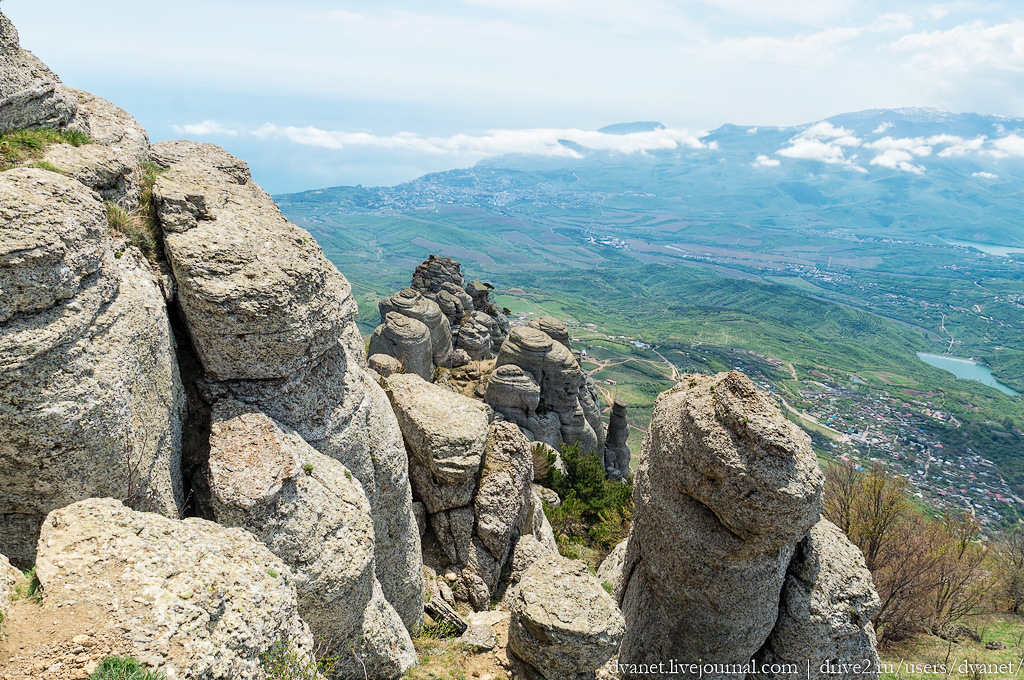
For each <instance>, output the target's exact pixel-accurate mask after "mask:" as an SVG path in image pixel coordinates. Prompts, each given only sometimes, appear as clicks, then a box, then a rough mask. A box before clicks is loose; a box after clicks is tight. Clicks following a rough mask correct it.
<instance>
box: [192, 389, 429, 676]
mask: <svg viewBox="0 0 1024 680" xmlns="http://www.w3.org/2000/svg"><path fill="white" fill-rule="evenodd" d="M206 486H207V487H208V488H209V490H210V497H209V499H208V503H207V505H208V508H209V513H210V517H211V519H213V520H215V521H216V522H217V523H219V524H222V525H224V526H235V527H240V528H243V529H247V530H249V531H250V532H252V533H253V534H254V535H255V536H256V537H257V538H258V539H259V540H260V542H262V543H263V544H264V545H266V546H267V547H268V548H270V550H271V552H273V553H274V554H275V555H277V556H278V557H279V558H280V559H281V560H282V561H283V562H284V563H285V564H286V565H288V567H289V568H290V569H291V570H292V572H293V574H294V576H295V589H296V592H297V594H298V602H299V613H300V614H301V615H302V618H303V620H304V621H305V622H306V623H307V624H309V627H310V631H311V632H312V635H313V638H314V639H316V640H322V641H323V643H324V644H326V645H327V646H328V650H327V653H328V654H329V655H330V656H332V657H337V659H338V666H337V667H336V668H335V669H334V673H333V674H332V675H335V676H337V677H355V676H357V675H359V674H360V672H361V669H362V664H365V666H366V669H367V672H368V673H370V675H372V676H373V677H379V678H398V677H400V676H401V674H402V673H403V672H405V670H406V669H407V668H408V667H409V666H411V665H412V664H413V663H415V660H416V653H415V650H414V649H413V646H412V641H411V640H410V638H409V633H408V632H407V631H406V629H405V628H404V626H403V625H402V620H401V618H399V616H398V614H397V612H395V610H394V608H393V607H392V606H391V605H390V604H389V603H388V602H387V600H386V599H385V598H384V594H383V592H382V591H381V587H380V583H379V582H378V581H377V578H376V575H375V570H374V534H373V520H372V519H371V513H370V504H369V501H367V499H366V494H364V493H363V489H362V486H361V485H360V484H359V481H358V480H357V479H355V477H353V475H352V473H351V472H349V471H348V470H347V469H346V468H345V467H344V466H343V465H342V464H341V463H339V462H337V461H336V460H334V459H331V458H328V457H327V456H324V455H323V454H321V453H319V452H317V451H316V450H315V449H313V448H312V447H311V446H309V444H307V443H306V442H305V441H304V440H303V439H302V438H301V437H300V436H299V435H298V434H297V433H295V432H294V431H292V430H289V429H287V428H283V427H281V426H280V425H279V424H278V423H275V422H274V421H273V420H272V419H271V418H269V417H268V416H266V415H265V414H263V413H261V412H260V411H259V410H258V409H256V408H254V407H251V406H246V405H244V404H242V403H240V402H238V401H234V400H230V399H229V400H224V401H221V402H218V403H217V405H216V406H215V407H214V409H213V425H212V428H211V436H210V458H209V470H208V483H207V485H206ZM360 661H362V664H361V663H360Z"/></svg>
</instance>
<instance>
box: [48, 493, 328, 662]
mask: <svg viewBox="0 0 1024 680" xmlns="http://www.w3.org/2000/svg"><path fill="white" fill-rule="evenodd" d="M36 576H38V578H39V582H40V584H41V585H42V588H43V592H44V594H45V597H44V604H45V606H46V607H47V608H49V609H51V610H54V611H56V610H57V609H58V608H61V607H71V606H77V607H83V606H87V607H90V608H92V609H93V610H94V611H96V612H98V613H99V618H100V620H101V621H105V622H106V621H109V624H108V625H111V626H112V627H113V628H115V629H120V630H122V631H125V632H126V634H125V635H124V636H123V639H122V642H123V643H124V644H126V645H128V647H129V651H130V654H131V656H134V657H135V658H137V659H138V660H139V661H141V662H142V663H144V664H146V665H149V666H152V667H155V668H160V669H163V670H165V671H167V672H168V675H172V677H176V678H180V679H187V678H196V679H198V678H203V679H204V680H206V679H209V680H213V679H223V680H235V679H252V680H256V679H257V678H260V679H262V678H263V677H264V670H263V668H262V667H261V657H262V656H264V655H265V654H267V653H269V652H271V651H272V650H274V649H275V647H280V648H285V649H287V650H288V651H289V652H290V653H294V654H295V655H296V658H297V659H299V660H303V659H306V660H308V659H309V655H310V653H311V652H312V649H313V639H312V636H311V635H310V633H309V629H308V628H307V627H306V625H305V624H304V623H303V622H302V619H301V618H300V616H299V607H298V602H297V598H296V596H295V577H294V576H293V575H292V573H291V571H290V570H289V569H288V567H287V566H285V565H284V563H283V562H281V560H279V559H278V558H276V557H275V556H274V555H273V554H271V552H270V551H269V550H268V549H267V548H266V547H265V546H263V545H262V544H261V543H259V542H258V541H257V540H256V539H255V537H253V535H252V534H250V533H249V532H247V531H244V530H242V529H228V528H225V527H222V526H219V525H217V524H214V523H212V522H207V521H206V520H201V519H187V520H184V521H179V520H174V519H168V518H166V517H162V516H160V515H155V514H152V513H144V512H135V511H132V510H130V509H128V508H126V507H125V506H124V505H122V504H121V503H120V502H119V501H115V500H112V499H89V500H85V501H81V502H78V503H75V504H73V505H70V506H68V507H66V508H62V509H60V510H55V511H53V512H52V513H51V514H50V515H49V517H47V520H46V522H45V524H44V525H43V532H42V535H41V536H40V539H39V557H38V561H37V563H36Z"/></svg>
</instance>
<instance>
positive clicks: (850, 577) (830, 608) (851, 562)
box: [756, 519, 880, 680]
mask: <svg viewBox="0 0 1024 680" xmlns="http://www.w3.org/2000/svg"><path fill="white" fill-rule="evenodd" d="M779 604H780V607H779V618H778V621H777V622H776V623H775V628H774V629H773V630H772V633H771V635H770V636H769V637H768V641H767V642H766V643H765V646H764V648H762V650H761V652H760V653H759V654H758V661H759V665H761V666H764V665H771V664H798V665H799V666H800V667H801V668H803V667H805V665H806V667H809V668H810V676H809V677H810V678H812V679H813V680H826V678H833V677H835V676H836V673H835V672H823V668H822V667H823V666H825V665H826V664H831V665H832V666H833V667H837V666H838V667H842V666H840V665H841V664H845V667H846V668H853V667H854V666H855V665H859V666H860V667H861V668H862V669H863V670H862V672H857V673H855V672H853V671H849V670H848V671H847V672H845V673H844V674H843V677H848V678H853V677H857V678H877V677H878V671H879V663H880V662H879V658H878V650H877V645H876V641H875V630H874V626H873V625H872V623H871V620H872V618H874V616H875V613H876V612H877V611H878V607H879V605H880V603H879V600H878V595H877V593H875V589H874V586H873V585H872V583H871V574H870V572H868V570H867V567H865V566H864V556H863V555H862V554H861V552H860V550H858V549H857V547H856V546H855V545H853V544H852V543H850V540H849V539H848V538H846V536H845V535H844V534H843V532H842V531H840V530H839V528H838V527H836V526H835V525H834V524H832V523H831V522H829V521H828V520H826V519H822V520H819V521H818V523H817V524H815V525H814V526H813V527H811V531H810V533H809V534H808V535H807V537H806V538H804V540H803V541H801V542H800V544H799V545H798V546H797V550H796V554H795V555H794V557H793V561H792V562H790V565H789V569H788V571H787V574H786V582H785V585H784V586H783V588H782V599H781V601H780V603H779ZM826 670H827V668H826ZM756 677H764V678H766V680H767V676H756Z"/></svg>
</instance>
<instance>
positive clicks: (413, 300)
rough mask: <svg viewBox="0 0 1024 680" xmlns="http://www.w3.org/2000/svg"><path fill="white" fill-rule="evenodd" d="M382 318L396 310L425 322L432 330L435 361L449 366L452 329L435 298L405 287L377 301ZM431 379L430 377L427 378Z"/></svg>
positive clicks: (432, 351) (439, 364)
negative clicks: (432, 298)
mask: <svg viewBox="0 0 1024 680" xmlns="http://www.w3.org/2000/svg"><path fill="white" fill-rule="evenodd" d="M377 306H378V307H379V308H380V318H381V319H385V318H386V317H387V315H388V314H389V313H392V312H395V313H398V314H403V315H405V316H408V317H411V318H413V319H416V320H417V321H420V322H421V323H423V324H424V325H425V326H426V327H427V328H428V329H429V331H430V346H431V353H432V355H433V358H434V363H435V364H437V365H438V366H447V365H448V363H449V361H450V360H451V354H452V329H451V326H450V325H449V324H448V319H447V318H446V317H445V315H444V314H442V313H441V308H440V307H438V306H437V303H436V302H434V301H433V300H431V299H429V298H426V297H423V296H422V295H420V293H418V292H417V291H415V290H413V289H412V288H403V289H402V290H400V291H398V292H397V293H395V294H393V295H389V296H388V297H386V298H384V299H383V300H381V301H380V302H378V303H377ZM427 380H430V378H427Z"/></svg>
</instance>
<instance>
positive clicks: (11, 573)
mask: <svg viewBox="0 0 1024 680" xmlns="http://www.w3.org/2000/svg"><path fill="white" fill-rule="evenodd" d="M20 579H21V572H20V571H18V570H17V569H15V568H14V567H13V566H11V563H10V561H9V560H8V559H7V558H6V557H5V556H3V555H0V637H2V636H3V634H4V622H5V621H8V620H9V619H10V613H11V599H12V598H13V597H14V594H15V593H14V589H15V587H16V586H17V585H18V581H19V580H20Z"/></svg>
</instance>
